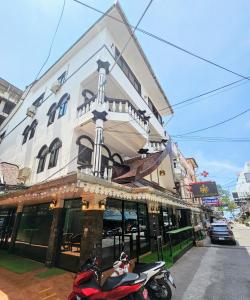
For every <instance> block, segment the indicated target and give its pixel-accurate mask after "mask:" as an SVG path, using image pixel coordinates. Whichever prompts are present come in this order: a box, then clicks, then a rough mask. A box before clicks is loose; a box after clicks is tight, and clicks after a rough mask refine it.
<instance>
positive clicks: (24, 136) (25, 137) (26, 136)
mask: <svg viewBox="0 0 250 300" xmlns="http://www.w3.org/2000/svg"><path fill="white" fill-rule="evenodd" d="M29 131H30V126H27V127H25V129H24V131H23V142H22V145H23V144H25V143H26V141H27V139H28V134H29Z"/></svg>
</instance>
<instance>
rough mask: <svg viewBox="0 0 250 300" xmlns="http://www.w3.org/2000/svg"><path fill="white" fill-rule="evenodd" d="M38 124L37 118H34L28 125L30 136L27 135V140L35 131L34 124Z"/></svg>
mask: <svg viewBox="0 0 250 300" xmlns="http://www.w3.org/2000/svg"><path fill="white" fill-rule="evenodd" d="M37 125H38V121H37V120H34V121H33V122H32V123H31V125H30V128H29V131H30V136H29V140H31V139H32V138H33V137H34V135H35V132H36V126H37Z"/></svg>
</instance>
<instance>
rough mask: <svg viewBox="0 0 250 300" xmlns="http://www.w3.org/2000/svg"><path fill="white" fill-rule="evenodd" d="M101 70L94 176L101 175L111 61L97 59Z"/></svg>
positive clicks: (95, 113) (95, 119)
mask: <svg viewBox="0 0 250 300" xmlns="http://www.w3.org/2000/svg"><path fill="white" fill-rule="evenodd" d="M97 65H98V69H97V71H98V72H99V78H98V92H97V100H96V102H97V106H96V109H95V110H94V111H93V115H94V117H93V120H94V121H95V145H94V153H93V155H94V159H93V174H94V176H97V177H101V158H102V149H101V147H102V146H101V145H102V144H103V123H104V121H106V120H107V119H106V116H107V114H108V113H107V111H106V107H105V103H104V98H105V94H104V92H105V84H106V77H107V76H106V75H107V74H108V73H109V65H110V64H109V62H108V61H106V62H103V61H102V60H100V59H99V60H98V61H97Z"/></svg>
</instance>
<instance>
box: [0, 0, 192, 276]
mask: <svg viewBox="0 0 250 300" xmlns="http://www.w3.org/2000/svg"><path fill="white" fill-rule="evenodd" d="M107 14H108V15H109V16H112V17H114V18H116V19H118V20H120V21H116V20H114V18H110V17H109V16H108V15H107ZM107 14H105V15H104V16H103V17H101V18H100V19H99V20H98V21H97V22H96V23H95V24H94V25H93V26H92V27H91V28H90V29H89V30H88V31H87V32H86V33H85V34H84V35H83V36H82V37H81V38H80V39H79V40H78V41H77V42H76V43H75V44H74V45H73V46H72V47H71V48H70V49H69V50H68V51H67V52H66V53H65V54H64V55H63V56H62V57H61V58H60V59H59V60H58V61H57V62H56V63H55V64H54V65H53V66H51V67H50V69H49V70H47V72H46V73H45V74H43V75H42V76H41V78H40V79H39V80H37V81H36V82H35V83H34V84H33V85H31V87H30V90H29V92H28V93H27V96H26V97H25V99H24V100H23V102H22V105H21V106H20V107H19V109H18V111H17V112H16V113H15V115H14V116H13V117H12V119H11V121H10V122H9V123H8V130H11V128H14V127H15V126H17V125H18V123H19V122H20V120H21V119H23V118H24V117H25V116H26V115H27V116H28V118H26V119H25V121H23V122H22V123H21V124H20V125H18V126H17V127H16V129H15V131H13V134H9V135H8V136H6V137H5V138H4V139H3V140H2V143H1V145H0V147H1V148H0V157H1V160H2V161H4V162H7V163H12V164H15V165H17V166H18V168H19V172H18V175H17V178H16V185H18V184H20V187H22V188H20V190H19V191H17V192H12V193H8V194H6V193H5V194H3V195H2V196H1V197H0V206H1V207H2V208H4V209H5V212H6V211H7V212H6V213H5V216H8V218H9V222H8V224H12V233H11V242H10V245H9V247H10V248H11V249H13V250H14V251H15V252H16V253H20V254H22V255H27V256H29V257H33V258H35V259H38V260H41V261H43V262H46V264H47V265H54V264H56V265H57V266H61V267H63V268H66V269H70V270H77V269H78V265H79V260H81V261H83V260H85V259H86V258H87V257H88V256H89V255H90V254H93V252H96V254H97V255H99V256H102V257H103V262H104V266H105V265H106V266H107V267H108V266H110V265H111V264H112V262H113V259H114V258H116V257H117V255H118V254H119V251H120V250H121V249H122V248H124V249H125V250H126V251H127V252H129V253H130V255H131V256H134V255H135V254H137V255H141V254H143V253H145V252H147V251H149V250H150V249H151V247H152V241H151V237H152V235H157V234H158V233H159V232H160V231H164V230H167V229H168V230H169V228H173V227H174V228H176V226H177V225H178V223H177V220H176V216H175V212H176V210H177V208H183V209H189V210H191V209H197V208H196V207H193V206H194V205H193V204H192V203H189V202H188V201H186V200H185V199H184V200H182V199H181V197H180V196H179V195H178V194H177V193H176V189H175V180H174V177H173V169H172V168H173V165H172V159H171V156H170V153H171V151H170V149H171V143H170V142H168V140H169V136H168V134H167V133H166V132H165V128H164V123H163V120H162V117H163V116H166V115H169V114H171V113H172V112H173V111H172V108H171V105H170V103H169V101H168V99H167V97H166V95H165V94H164V92H163V90H162V88H161V86H160V84H159V82H158V80H157V79H156V76H155V74H154V72H153V70H152V68H151V66H150V64H149V62H148V60H147V59H146V56H145V54H144V52H143V50H142V49H141V47H140V45H139V43H138V41H137V39H136V38H135V37H132V39H131V41H130V43H129V44H128V46H127V48H126V50H125V51H124V52H123V53H121V50H122V49H123V47H124V45H125V44H126V42H127V41H128V39H129V38H130V36H131V28H130V27H129V25H128V23H127V20H126V17H125V15H124V14H123V12H122V10H121V8H120V6H119V5H118V4H116V5H114V6H113V7H112V8H111V9H110V10H109V11H108V12H107ZM3 176H4V174H3ZM163 214H164V222H163V221H162V220H163ZM6 218H7V217H6ZM166 219H167V221H166ZM6 232H8V230H7V231H6ZM6 241H7V242H9V237H8V236H7V237H5V242H6Z"/></svg>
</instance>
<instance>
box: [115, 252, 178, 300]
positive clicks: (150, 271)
mask: <svg viewBox="0 0 250 300" xmlns="http://www.w3.org/2000/svg"><path fill="white" fill-rule="evenodd" d="M129 265H130V261H129V258H128V255H127V254H126V253H125V252H122V253H121V255H120V259H119V261H116V262H115V263H114V264H113V268H114V272H113V273H112V275H111V276H113V277H115V276H121V274H124V273H127V272H128V271H129ZM133 272H134V273H137V274H140V275H142V274H145V275H146V276H147V279H146V288H147V290H148V294H149V297H150V299H161V300H170V299H171V298H172V290H171V287H170V285H169V284H171V285H172V286H173V287H174V288H176V285H175V283H174V279H173V277H172V275H171V274H170V271H169V270H168V269H166V267H165V261H158V262H155V263H151V264H147V263H136V264H135V268H134V270H133Z"/></svg>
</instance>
